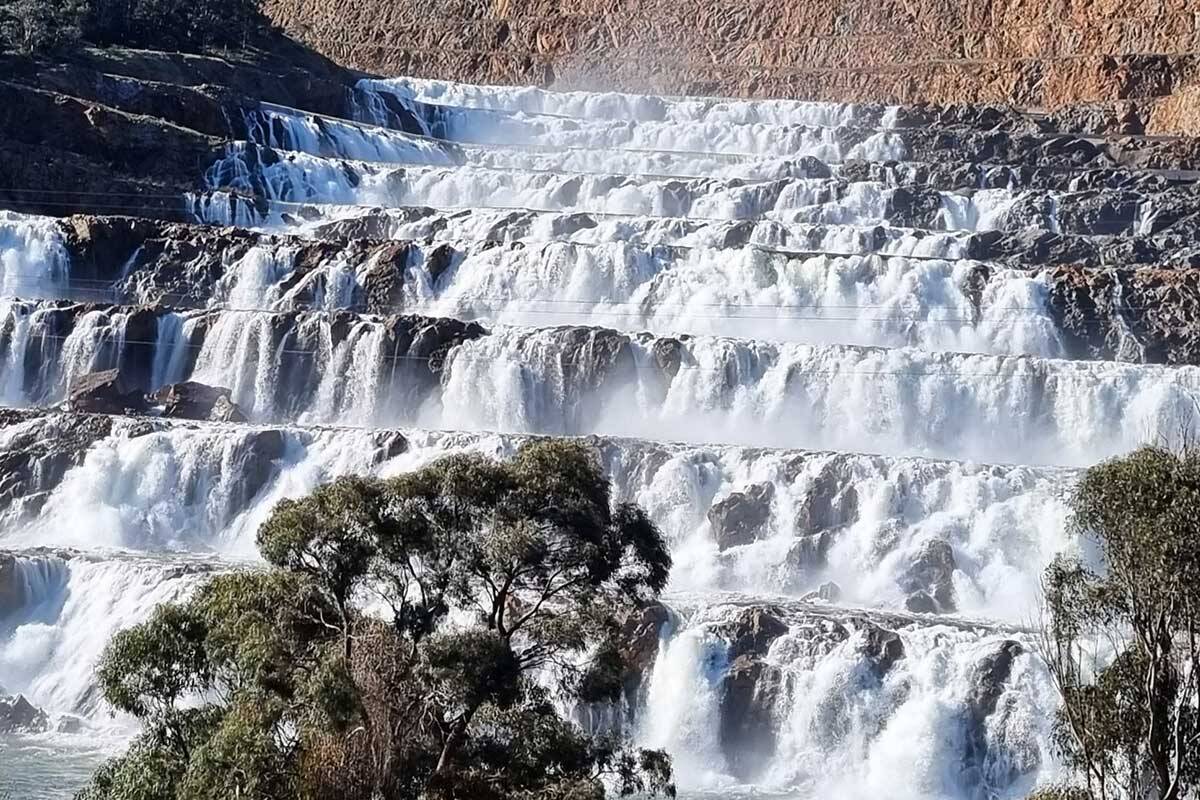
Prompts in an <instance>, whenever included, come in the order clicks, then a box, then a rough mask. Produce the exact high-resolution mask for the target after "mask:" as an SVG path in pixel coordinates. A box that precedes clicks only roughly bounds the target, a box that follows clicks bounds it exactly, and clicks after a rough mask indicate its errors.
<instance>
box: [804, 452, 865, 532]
mask: <svg viewBox="0 0 1200 800" xmlns="http://www.w3.org/2000/svg"><path fill="white" fill-rule="evenodd" d="M857 517H858V492H857V490H856V489H855V488H854V484H853V483H852V482H851V479H850V475H849V474H848V472H847V469H846V465H845V463H844V462H843V461H840V460H838V459H834V460H831V461H830V462H829V463H827V464H825V465H824V466H822V467H821V471H820V472H819V473H817V475H816V476H815V477H814V478H813V480H812V483H811V484H810V485H809V487H808V491H807V492H806V493H805V496H804V502H803V504H802V505H801V506H800V508H799V509H798V510H797V513H796V533H797V534H798V535H801V536H804V535H812V534H816V533H820V532H822V531H829V530H833V529H835V528H840V527H843V526H845V525H849V524H850V523H852V522H854V520H855V519H856V518H857Z"/></svg>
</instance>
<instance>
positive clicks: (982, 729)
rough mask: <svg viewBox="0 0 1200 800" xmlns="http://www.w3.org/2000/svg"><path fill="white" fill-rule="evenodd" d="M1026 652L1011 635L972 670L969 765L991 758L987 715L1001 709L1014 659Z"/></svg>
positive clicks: (968, 708)
mask: <svg viewBox="0 0 1200 800" xmlns="http://www.w3.org/2000/svg"><path fill="white" fill-rule="evenodd" d="M1024 652H1025V648H1024V647H1022V646H1021V644H1020V643H1019V642H1014V641H1012V640H1011V639H1010V640H1008V641H1005V642H1002V643H1001V644H1000V646H999V648H997V650H996V652H994V653H991V654H989V655H987V656H984V657H983V658H981V659H980V660H979V661H978V662H977V663H976V664H975V667H974V669H973V670H972V672H971V691H970V694H968V696H967V701H966V712H965V713H966V718H967V719H966V727H967V742H966V753H965V759H964V761H965V763H966V765H967V767H968V768H969V769H980V768H982V766H983V765H984V764H985V763H986V761H987V758H988V742H987V735H986V725H987V719H988V717H990V716H991V715H992V714H994V713H997V711H998V705H999V703H1000V699H1001V698H1002V697H1003V695H1004V691H1005V684H1007V683H1008V679H1009V677H1010V676H1011V675H1012V668H1013V663H1014V662H1015V661H1016V659H1017V657H1018V656H1020V655H1022V654H1023V653H1024ZM1034 758H1035V759H1036V754H1035V756H1034ZM1034 766H1036V763H1034Z"/></svg>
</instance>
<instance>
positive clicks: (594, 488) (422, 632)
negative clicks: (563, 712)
mask: <svg viewBox="0 0 1200 800" xmlns="http://www.w3.org/2000/svg"><path fill="white" fill-rule="evenodd" d="M258 542H259V547H260V549H261V551H262V553H263V555H264V557H265V558H266V559H267V561H268V563H269V564H270V565H271V568H270V569H269V570H266V571H261V572H241V573H233V574H228V575H222V576H219V577H217V578H214V579H212V580H211V581H210V582H209V583H208V584H206V585H205V586H204V587H203V588H202V589H201V590H200V591H199V592H198V593H197V594H196V596H195V597H194V598H193V599H192V600H191V601H190V602H188V603H186V604H184V605H178V606H166V607H163V608H162V609H160V610H159V611H158V612H157V613H156V614H155V615H154V616H153V617H152V618H151V619H150V620H148V621H147V622H146V623H143V624H142V625H140V626H137V627H135V628H133V629H132V630H130V631H126V632H124V633H122V634H120V635H118V636H117V637H116V638H115V639H114V640H113V642H112V643H111V645H110V647H109V649H108V650H107V651H106V654H105V657H104V659H103V661H102V664H101V668H100V674H101V685H102V687H103V689H104V693H105V696H106V697H107V698H108V699H109V701H110V702H112V703H113V704H114V705H115V706H117V707H118V708H121V709H123V710H125V711H128V712H130V713H133V714H135V715H136V716H138V717H140V718H141V719H142V720H143V721H145V723H146V725H147V730H146V734H144V736H143V737H142V739H139V741H138V743H137V744H135V746H134V747H133V748H132V749H131V750H130V752H129V753H128V754H126V755H125V756H123V757H122V758H120V759H118V760H116V761H114V762H113V763H111V764H110V765H108V766H107V767H105V769H103V770H101V772H100V773H98V774H97V776H96V777H95V779H94V780H93V782H92V784H91V785H90V786H89V787H88V789H87V790H86V791H85V793H84V795H83V797H84V798H86V800H102V799H105V800H126V798H131V797H142V796H145V797H149V796H151V793H152V792H157V794H156V795H154V796H156V797H159V798H176V800H210V799H211V800H216V798H224V797H243V798H264V800H265V798H274V797H299V798H325V797H330V796H336V797H339V798H345V799H346V800H360V799H361V800H368V798H376V797H387V798H396V799H397V800H403V799H404V798H418V797H422V798H437V797H445V798H451V797H454V798H459V797H462V798H467V797H469V798H472V799H473V800H489V798H495V799H496V800H500V798H530V799H531V800H532V798H562V800H568V798H570V799H571V800H585V798H588V799H590V798H602V797H603V796H604V793H605V789H604V786H605V781H606V780H607V781H608V782H609V784H610V785H612V786H614V787H616V789H617V791H618V792H619V793H621V794H631V793H663V794H668V795H673V794H674V788H673V785H672V783H671V768H670V761H669V759H668V758H667V757H666V756H665V754H663V753H660V752H652V751H635V750H631V749H630V748H628V747H627V746H626V745H625V744H624V743H623V742H622V741H620V740H618V739H614V738H611V737H607V736H599V735H593V734H590V733H588V732H586V731H584V730H582V729H580V728H579V727H578V726H576V725H575V724H573V723H571V722H569V721H567V720H564V719H563V718H562V717H560V715H559V714H558V712H557V710H556V708H557V706H556V703H555V700H556V699H559V698H561V699H563V700H572V699H573V700H576V701H580V702H607V701H611V700H613V699H616V698H617V697H619V695H620V691H621V679H622V675H623V674H624V670H625V667H626V665H624V664H623V663H622V661H621V655H620V650H619V648H617V647H616V646H615V645H614V644H613V636H614V623H613V620H614V619H616V618H617V616H618V615H619V614H621V613H622V612H625V611H628V610H630V609H632V608H634V607H636V605H637V604H638V603H640V602H642V601H645V600H648V599H652V598H653V597H655V596H656V595H657V594H658V592H659V591H661V589H662V588H663V586H664V585H665V583H666V580H667V575H668V573H669V570H670V557H669V555H668V552H667V548H666V545H665V543H664V541H663V540H662V537H661V535H660V534H659V532H658V531H657V529H656V528H655V527H654V526H653V525H652V524H651V523H650V522H649V520H648V519H647V518H646V516H645V514H644V513H643V512H642V511H641V510H640V509H638V508H637V507H635V506H631V505H619V504H614V503H613V502H612V499H611V496H610V491H609V486H608V482H607V481H606V480H605V478H604V475H603V473H602V471H601V470H600V468H599V465H598V464H597V463H596V460H595V459H594V458H593V456H592V455H591V453H590V452H589V451H588V450H587V449H586V448H585V447H583V446H582V445H579V444H576V443H568V442H537V443H534V444H530V445H528V446H526V447H524V448H522V449H521V450H520V451H519V452H518V453H517V455H516V456H515V458H513V459H512V460H510V461H508V462H498V461H495V460H492V459H488V458H484V457H481V456H466V455H461V456H452V457H449V458H445V459H442V460H440V461H437V462H435V463H433V464H430V465H429V466H427V467H425V468H424V469H421V470H418V471H416V472H413V473H409V474H406V475H401V476H399V477H397V478H394V479H391V480H387V481H377V480H367V479H360V478H350V479H342V480H338V481H335V482H333V483H331V484H329V485H327V486H324V487H321V488H320V489H318V490H316V491H314V492H313V493H311V494H310V495H308V496H307V497H304V498H300V499H298V500H289V501H284V502H282V503H280V504H279V505H278V506H277V507H276V509H275V511H274V513H273V514H272V516H271V518H270V519H269V520H267V522H266V523H265V524H264V525H263V526H262V527H261V528H260V530H259V535H258ZM368 605H370V606H371V607H374V608H382V609H386V612H385V613H384V614H383V615H382V617H379V616H369V615H366V614H364V612H363V611H362V609H363V608H364V607H367V606H368ZM545 675H554V676H556V677H557V678H558V680H557V683H556V686H555V687H554V689H553V691H551V690H550V689H547V688H546V687H545V686H544V685H542V683H540V682H539V681H538V680H535V678H536V677H539V676H545ZM543 680H544V678H543ZM201 701H204V702H208V703H209V704H208V705H197V704H198V703H200V702H201ZM130 786H133V787H135V788H136V787H148V788H145V792H144V793H143V794H137V793H136V792H137V791H142V789H141V788H136V791H134V790H129V791H127V789H126V787H130Z"/></svg>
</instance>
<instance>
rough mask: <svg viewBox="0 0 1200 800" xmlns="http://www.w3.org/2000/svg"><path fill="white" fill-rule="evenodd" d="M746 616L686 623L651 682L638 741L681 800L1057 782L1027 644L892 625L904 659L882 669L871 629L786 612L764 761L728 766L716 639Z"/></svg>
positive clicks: (844, 619) (720, 613)
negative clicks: (684, 798) (985, 676)
mask: <svg viewBox="0 0 1200 800" xmlns="http://www.w3.org/2000/svg"><path fill="white" fill-rule="evenodd" d="M741 611H742V609H741V608H740V607H739V606H737V605H733V606H723V605H721V604H720V602H719V600H718V601H717V604H715V605H713V604H711V601H710V604H708V605H706V606H705V607H702V608H700V609H698V610H697V611H695V613H694V614H692V615H691V616H690V618H689V619H688V620H687V622H686V624H685V625H684V626H683V628H682V630H681V631H680V632H678V633H676V634H674V635H673V636H671V637H670V638H669V639H668V640H667V642H666V643H665V644H664V645H663V648H662V650H661V652H660V654H659V657H658V660H657V661H656V663H655V667H654V671H653V673H652V675H651V677H650V686H649V691H648V693H647V701H646V702H647V708H646V710H645V714H644V718H645V720H646V721H645V722H644V723H643V724H642V727H641V728H640V729H639V736H640V738H641V740H642V741H644V742H645V743H647V744H650V745H653V746H660V747H666V748H667V749H668V750H670V751H672V752H677V753H681V754H685V755H683V758H682V760H681V761H679V762H677V764H678V765H679V771H678V773H677V775H678V778H679V782H680V784H681V788H683V789H684V790H685V794H686V792H687V790H689V789H690V790H693V791H695V792H696V793H697V795H700V794H707V793H710V792H713V793H721V794H723V795H724V796H730V795H734V796H737V795H740V793H741V791H746V792H747V793H750V794H753V795H757V794H758V793H760V792H765V793H768V794H774V793H781V794H785V795H786V796H791V797H822V796H829V795H831V794H836V795H837V796H842V797H873V796H880V795H886V796H888V797H900V798H911V800H926V799H927V798H962V797H970V798H983V797H989V798H997V797H1003V798H1019V797H1024V796H1025V795H1026V794H1027V793H1028V792H1029V791H1030V789H1031V788H1032V786H1033V784H1034V780H1033V779H1032V777H1031V776H1032V775H1033V774H1034V773H1036V772H1037V771H1039V770H1041V771H1042V774H1043V775H1045V776H1047V777H1048V776H1052V775H1055V774H1057V773H1059V772H1060V768H1059V767H1058V766H1057V765H1056V763H1055V760H1054V756H1053V751H1052V745H1051V739H1050V729H1049V720H1048V718H1047V717H1046V715H1045V714H1044V709H1045V707H1046V706H1047V705H1050V706H1052V705H1053V704H1054V703H1056V702H1057V700H1056V695H1055V693H1054V689H1053V685H1052V683H1051V682H1050V679H1049V676H1048V675H1047V674H1046V670H1045V668H1044V666H1043V665H1042V664H1041V663H1040V662H1039V661H1038V660H1037V658H1036V657H1034V656H1033V655H1030V654H1029V652H1028V648H1029V647H1030V642H1029V640H1028V637H1027V636H1026V635H1024V634H1021V633H1011V632H1004V631H989V630H986V629H984V630H979V629H969V628H960V627H956V626H951V625H933V626H930V625H925V624H912V623H908V624H905V623H904V621H903V620H892V621H891V625H892V628H893V629H894V630H895V632H896V633H897V634H898V636H899V639H900V641H901V643H902V645H901V648H902V651H901V652H902V653H903V654H902V655H901V656H900V657H899V658H898V659H896V661H895V662H894V663H893V664H891V665H890V666H888V667H887V668H882V667H881V665H880V664H879V663H878V662H876V661H873V660H872V655H871V652H870V647H871V645H870V637H871V636H872V631H873V630H874V631H877V630H878V628H877V627H876V625H877V621H876V622H873V621H871V620H870V619H869V618H868V617H865V616H858V617H854V616H846V615H843V614H838V613H836V612H824V611H822V610H820V609H815V610H812V611H799V610H797V611H791V612H787V613H783V614H782V616H783V618H784V619H785V620H786V621H787V623H788V626H789V629H788V631H787V632H786V633H784V634H783V635H782V636H780V637H779V638H777V639H775V641H774V642H773V643H772V644H771V647H770V649H769V651H768V653H767V654H766V656H765V658H764V659H763V662H762V663H763V664H764V666H763V667H762V669H764V670H765V671H767V672H769V673H770V674H771V675H772V676H773V678H772V680H771V681H770V682H769V684H767V685H769V686H771V687H773V688H772V689H771V690H770V691H771V695H770V697H769V698H763V697H761V696H760V697H758V698H757V699H756V700H754V701H752V702H754V703H755V704H756V706H760V707H764V709H763V710H764V712H765V713H766V715H767V716H768V718H769V719H770V720H771V721H772V722H773V723H774V725H776V726H777V727H776V730H775V733H774V734H773V735H772V736H769V737H764V740H763V741H762V742H760V743H759V747H760V748H764V749H766V750H767V752H761V751H760V752H758V753H752V754H750V756H759V758H760V759H761V760H757V763H756V760H755V759H753V758H750V757H745V758H743V763H742V764H740V765H731V764H730V763H729V762H728V760H727V756H726V755H725V754H726V752H728V748H727V747H722V746H721V744H720V742H719V741H718V734H717V732H718V731H720V730H722V728H721V723H720V720H721V718H722V715H727V714H731V713H737V712H738V710H737V709H731V708H722V703H723V702H728V700H724V701H723V697H725V693H724V690H723V689H722V688H721V686H722V681H723V680H724V677H725V674H726V673H727V671H728V669H729V666H728V663H727V655H726V653H727V649H728V647H729V641H728V634H723V633H722V629H723V628H726V627H727V626H728V625H729V624H730V623H731V622H733V621H735V620H736V618H737V617H738V615H739V614H740V613H741ZM897 623H899V624H897ZM1005 648H1008V649H1009V652H1015V653H1016V655H1015V657H1013V658H1012V659H1011V663H1010V664H1005V665H1004V666H1002V667H1000V669H1002V670H1003V678H1004V680H1005V681H1006V683H1005V685H1004V686H1003V688H1002V691H1001V692H999V693H998V694H997V695H995V696H985V695H983V694H981V692H980V689H979V687H980V681H981V675H982V673H985V672H989V671H994V670H995V669H996V664H997V662H1001V663H1003V662H1004V661H1005V660H1006V656H1005V655H1003V653H1004V650H1005ZM993 674H995V673H994V672H993ZM762 685H763V684H760V686H762ZM985 706H987V707H986V708H985ZM746 761H749V762H750V764H751V766H747V765H746V764H745V763H744V762H746ZM731 771H736V772H740V773H741V774H740V775H739V776H734V775H731V774H730V772H731Z"/></svg>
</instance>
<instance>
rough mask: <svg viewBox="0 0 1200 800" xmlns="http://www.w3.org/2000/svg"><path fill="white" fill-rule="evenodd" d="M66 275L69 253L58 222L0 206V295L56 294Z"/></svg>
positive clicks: (62, 290) (33, 296)
mask: <svg viewBox="0 0 1200 800" xmlns="http://www.w3.org/2000/svg"><path fill="white" fill-rule="evenodd" d="M69 277H70V256H69V255H68V253H67V249H66V246H65V245H64V243H63V233H62V230H61V229H60V228H59V226H58V224H57V223H56V222H55V221H53V220H50V219H46V218H44V217H31V216H28V215H25V214H15V213H13V212H11V211H3V210H0V296H4V297H24V298H37V297H59V296H61V295H62V292H64V291H65V290H66V286H67V279H68V278H69Z"/></svg>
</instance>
